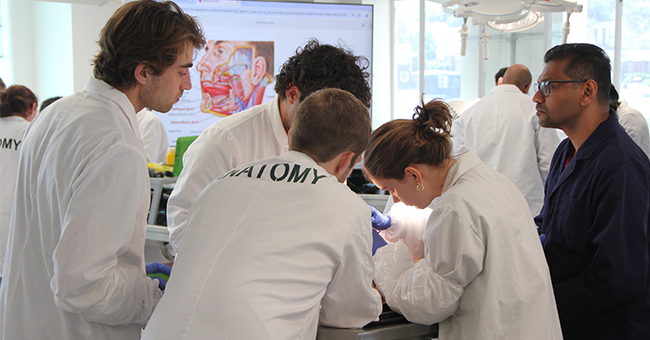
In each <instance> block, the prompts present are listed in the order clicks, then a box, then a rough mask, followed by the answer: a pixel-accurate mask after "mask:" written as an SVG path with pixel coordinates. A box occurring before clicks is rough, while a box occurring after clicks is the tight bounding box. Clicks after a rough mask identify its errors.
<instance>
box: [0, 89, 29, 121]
mask: <svg viewBox="0 0 650 340" xmlns="http://www.w3.org/2000/svg"><path fill="white" fill-rule="evenodd" d="M35 103H38V98H36V95H35V94H34V92H32V90H30V89H29V88H27V87H26V86H23V85H11V86H9V87H7V89H5V91H4V92H2V94H0V117H10V116H19V117H23V118H27V117H28V116H29V115H30V114H31V111H30V110H31V109H32V106H33V105H34V104H35Z"/></svg>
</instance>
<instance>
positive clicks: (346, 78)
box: [167, 39, 372, 252]
mask: <svg viewBox="0 0 650 340" xmlns="http://www.w3.org/2000/svg"><path fill="white" fill-rule="evenodd" d="M367 69H368V60H367V59H366V58H365V57H363V56H355V55H353V54H352V52H350V51H346V50H344V49H342V48H338V47H334V46H331V45H327V44H320V43H319V42H318V41H317V40H315V39H312V40H310V41H309V42H308V43H307V44H306V45H305V47H303V48H299V49H298V50H297V51H296V54H295V55H294V56H292V57H291V58H289V60H287V61H286V62H285V63H284V65H282V69H281V70H280V72H279V73H278V74H277V75H276V84H275V92H277V93H278V95H277V96H276V97H275V99H273V100H272V101H270V102H268V103H266V104H261V105H258V106H254V107H252V108H250V109H248V110H245V111H242V112H239V113H236V114H234V115H232V116H229V117H227V118H225V119H222V120H220V121H218V122H216V123H214V124H213V125H211V126H210V127H208V128H207V129H205V130H204V131H203V132H202V133H201V135H200V136H199V137H198V138H197V139H196V140H195V141H194V142H193V143H192V145H190V147H189V148H188V149H187V151H186V152H185V154H184V155H183V170H182V171H181V174H180V175H179V176H178V180H177V182H176V185H175V187H174V190H173V191H172V193H171V195H170V196H169V201H168V203H167V227H168V228H169V234H170V235H169V242H170V243H171V245H172V247H173V248H174V250H175V251H177V252H178V250H179V247H180V244H181V241H182V239H183V234H184V233H185V229H186V226H187V218H188V216H189V209H190V206H191V205H192V202H194V200H195V199H196V197H198V196H199V194H200V193H201V191H202V190H203V189H204V188H205V187H206V186H207V185H208V184H209V183H210V182H211V181H212V180H214V179H216V178H217V177H219V176H221V175H223V174H224V173H226V172H227V171H229V170H232V169H234V168H236V167H238V166H240V165H242V164H245V163H248V162H252V161H256V160H260V159H264V158H270V157H276V156H279V155H281V154H283V153H285V152H287V150H288V142H287V139H288V135H287V134H288V132H289V129H290V128H291V121H292V120H293V116H294V115H295V112H296V110H297V108H298V105H300V102H301V101H302V100H303V99H305V98H306V97H307V96H308V95H309V94H311V93H313V92H315V91H317V90H320V89H323V88H340V89H343V90H346V91H348V92H350V93H352V94H353V95H354V96H355V97H357V98H359V100H361V102H362V103H363V104H364V105H366V106H367V107H370V98H371V96H372V95H371V92H370V86H369V85H368V80H369V77H370V75H369V73H368V72H367ZM218 204H220V202H215V205H218Z"/></svg>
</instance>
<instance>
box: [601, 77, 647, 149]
mask: <svg viewBox="0 0 650 340" xmlns="http://www.w3.org/2000/svg"><path fill="white" fill-rule="evenodd" d="M618 99H619V97H618V91H616V88H615V87H614V84H611V85H610V87H609V108H610V109H611V110H614V111H616V116H617V117H618V123H619V124H621V126H622V127H623V129H624V130H625V132H627V134H628V135H629V136H630V137H631V138H632V140H633V141H634V142H635V143H636V145H638V146H639V147H640V148H641V150H643V152H644V153H645V155H646V156H648V157H650V132H649V131H648V121H647V120H646V119H645V117H644V116H643V114H641V112H639V111H638V110H637V109H635V108H632V107H629V106H628V105H627V101H625V100H623V101H619V100H618Z"/></svg>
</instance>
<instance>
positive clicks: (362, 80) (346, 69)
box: [275, 38, 372, 107]
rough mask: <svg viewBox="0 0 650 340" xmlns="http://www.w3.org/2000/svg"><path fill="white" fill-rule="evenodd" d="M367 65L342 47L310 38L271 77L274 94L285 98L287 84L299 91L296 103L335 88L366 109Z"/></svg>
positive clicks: (359, 57) (368, 94)
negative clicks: (346, 92) (325, 89)
mask: <svg viewBox="0 0 650 340" xmlns="http://www.w3.org/2000/svg"><path fill="white" fill-rule="evenodd" d="M369 65H370V62H369V61H368V59H367V58H366V57H364V56H355V55H354V54H352V52H351V51H348V50H345V49H344V48H343V47H335V46H332V45H327V44H320V43H319V42H318V40H316V39H313V38H312V39H310V40H309V42H307V45H305V47H302V48H300V47H299V48H298V49H297V50H296V54H295V55H294V56H293V57H291V58H289V60H287V61H286V62H285V63H284V65H282V68H281V69H280V73H278V75H277V76H276V77H275V82H276V83H275V92H276V93H277V94H278V95H279V96H280V98H281V99H284V98H286V93H285V92H286V91H287V89H288V88H289V86H290V85H294V86H296V87H298V89H299V90H300V101H303V100H304V99H305V98H307V96H309V95H310V94H312V93H313V92H316V91H318V90H320V89H324V88H338V89H342V90H345V91H348V92H350V93H352V94H353V95H354V96H355V97H357V98H358V99H359V100H361V102H362V103H363V105H365V106H366V107H370V99H371V98H372V94H371V93H370V85H368V83H369V80H370V73H368V72H367V70H368V67H369Z"/></svg>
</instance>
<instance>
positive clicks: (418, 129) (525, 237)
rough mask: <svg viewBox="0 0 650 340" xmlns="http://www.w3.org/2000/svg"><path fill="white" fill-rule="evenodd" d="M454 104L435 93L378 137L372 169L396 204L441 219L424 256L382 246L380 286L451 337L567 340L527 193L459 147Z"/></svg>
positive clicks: (371, 150) (431, 228) (400, 306)
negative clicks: (453, 129)
mask: <svg viewBox="0 0 650 340" xmlns="http://www.w3.org/2000/svg"><path fill="white" fill-rule="evenodd" d="M451 124H452V117H451V114H450V112H449V106H448V105H447V104H446V103H445V102H443V101H442V100H433V101H430V102H429V103H427V104H426V105H425V104H424V103H422V106H419V107H417V108H416V112H415V114H414V115H413V119H412V120H406V119H400V120H394V121H391V122H388V123H386V124H384V125H382V126H381V127H379V128H378V129H377V130H376V131H374V132H373V134H372V136H371V137H370V144H369V146H368V149H367V150H366V153H365V157H364V158H365V161H364V170H365V172H366V175H367V177H368V178H369V179H370V180H372V182H374V183H375V184H376V185H377V186H378V187H379V188H380V189H382V190H388V191H389V192H390V194H391V196H392V198H393V201H394V202H400V201H401V202H403V203H405V204H407V205H412V206H416V207H418V208H420V209H424V208H426V207H429V208H431V209H432V212H431V216H430V217H429V220H428V223H427V225H426V228H425V230H424V234H423V236H422V242H423V244H424V258H423V259H422V260H421V261H418V262H416V261H415V260H414V259H413V258H412V257H411V255H410V254H409V249H408V247H407V246H406V245H404V244H403V243H402V242H398V243H392V244H389V245H387V246H384V247H383V248H380V249H379V250H378V251H377V254H376V255H375V256H374V260H375V284H376V285H377V288H378V289H379V291H380V292H381V293H382V294H383V295H384V297H385V298H386V303H387V304H388V305H389V306H390V307H391V308H392V309H393V310H395V311H397V312H400V313H402V314H403V315H404V316H405V317H406V318H407V319H408V320H409V321H411V322H415V323H421V324H433V323H436V322H439V338H440V339H441V340H446V339H561V338H562V333H561V330H560V323H559V319H558V314H557V309H556V306H555V299H554V296H553V288H552V285H551V279H550V275H549V271H548V266H547V264H546V259H545V258H544V253H543V251H542V246H541V243H540V241H539V236H538V234H537V231H536V227H535V224H534V223H533V217H532V216H531V214H530V209H528V204H527V203H526V200H525V199H524V197H523V196H522V194H521V193H520V192H519V190H518V189H517V187H515V186H514V184H512V183H511V182H510V181H509V180H508V179H507V178H506V177H504V176H503V175H501V174H499V173H498V172H496V171H495V170H493V169H491V168H490V167H488V166H486V165H484V164H483V163H481V161H480V159H479V158H478V156H476V154H474V153H473V152H471V151H467V152H466V153H463V154H461V155H457V156H454V155H452V154H451V151H452V143H451V140H450V137H451V135H450V129H451Z"/></svg>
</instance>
